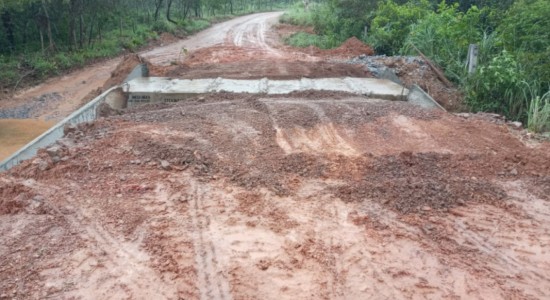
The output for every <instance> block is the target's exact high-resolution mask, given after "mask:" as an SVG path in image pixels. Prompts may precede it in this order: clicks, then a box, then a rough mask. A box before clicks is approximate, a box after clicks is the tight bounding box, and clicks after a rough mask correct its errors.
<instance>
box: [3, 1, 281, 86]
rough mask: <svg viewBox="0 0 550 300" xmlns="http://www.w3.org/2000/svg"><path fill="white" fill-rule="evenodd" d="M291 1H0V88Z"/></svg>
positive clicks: (25, 82)
mask: <svg viewBox="0 0 550 300" xmlns="http://www.w3.org/2000/svg"><path fill="white" fill-rule="evenodd" d="M289 1H290V0H136V1H134V0H114V1H113V0H94V1H85V0H68V1H56V0H0V66H1V68H0V92H1V91H5V92H11V91H14V90H16V89H17V88H20V87H22V86H25V85H29V84H33V83H36V82H39V81H41V80H43V79H45V78H47V77H50V76H54V75H58V74H60V73H62V72H63V71H66V70H69V69H72V68H76V67H82V66H83V65H85V64H87V63H89V62H92V61H95V60H98V59H104V58H109V57H113V56H116V55H119V54H121V53H124V52H132V51H136V50H138V49H139V48H140V47H143V46H146V45H147V44H148V43H149V42H151V41H154V40H158V39H160V35H161V34H162V33H171V34H174V35H176V36H180V37H181V36H185V35H189V34H192V33H195V32H197V31H200V30H202V29H205V28H206V27H208V26H210V24H211V23H214V22H218V21H221V20H225V19H228V18H230V17H232V16H235V15H243V14H248V13H252V12H258V11H269V10H276V9H279V10H280V9H284V8H285V7H286V6H287V4H288V2H289Z"/></svg>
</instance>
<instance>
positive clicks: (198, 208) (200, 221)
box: [189, 182, 233, 300]
mask: <svg viewBox="0 0 550 300" xmlns="http://www.w3.org/2000/svg"><path fill="white" fill-rule="evenodd" d="M190 184H191V189H190V193H189V196H190V198H191V203H190V217H191V220H192V223H193V227H194V228H193V240H194V241H193V244H194V247H195V253H196V257H195V259H196V263H197V271H198V276H199V278H198V281H199V288H200V295H201V297H200V298H201V299H224V300H230V299H232V298H233V297H232V295H231V290H230V287H229V282H228V281H227V278H226V277H225V276H224V274H223V270H221V269H220V265H219V262H218V256H217V251H216V247H215V245H214V243H213V242H212V237H211V235H210V233H209V229H208V226H209V225H210V218H209V217H208V215H207V214H206V212H205V209H206V206H205V204H204V198H205V195H206V194H207V191H200V188H199V186H198V183H195V182H190Z"/></svg>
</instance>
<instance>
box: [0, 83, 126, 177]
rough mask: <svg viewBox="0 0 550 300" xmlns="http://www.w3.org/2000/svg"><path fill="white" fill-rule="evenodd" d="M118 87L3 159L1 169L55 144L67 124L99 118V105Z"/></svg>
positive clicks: (0, 164) (12, 165)
mask: <svg viewBox="0 0 550 300" xmlns="http://www.w3.org/2000/svg"><path fill="white" fill-rule="evenodd" d="M117 88H118V87H113V88H111V89H109V90H107V91H105V92H104V93H103V94H101V95H99V96H98V97H96V98H95V99H94V100H92V101H90V102H88V103H87V104H86V105H84V106H83V107H81V108H80V109H78V110H77V111H75V112H73V113H72V114H71V115H69V116H68V117H67V118H65V119H64V120H62V121H61V122H59V123H57V124H55V125H54V126H53V127H52V128H50V129H49V130H48V131H46V132H44V133H43V134H42V135H40V136H39V137H37V138H36V139H34V140H33V141H31V142H30V143H28V144H27V145H25V146H24V147H23V148H21V149H19V151H17V152H16V153H14V154H13V155H12V156H10V157H8V158H7V159H6V160H4V161H2V162H1V163H0V171H6V170H8V169H10V168H12V167H14V166H16V165H17V164H19V163H20V162H22V161H24V160H27V159H29V158H32V157H33V156H35V155H36V152H37V151H38V149H40V148H44V147H48V146H50V145H52V144H54V143H55V142H56V141H57V140H58V139H59V138H61V137H63V130H64V128H65V125H68V124H79V123H84V122H89V121H93V120H95V119H96V118H97V108H98V107H99V105H101V104H102V103H103V102H104V101H105V99H106V98H107V96H108V95H109V94H110V93H111V92H112V91H113V90H115V89H117Z"/></svg>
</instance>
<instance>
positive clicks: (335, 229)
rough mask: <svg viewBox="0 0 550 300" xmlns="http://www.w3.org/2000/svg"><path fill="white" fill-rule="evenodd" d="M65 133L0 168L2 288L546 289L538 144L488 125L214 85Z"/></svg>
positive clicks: (536, 295)
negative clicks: (49, 149) (56, 142)
mask: <svg viewBox="0 0 550 300" xmlns="http://www.w3.org/2000/svg"><path fill="white" fill-rule="evenodd" d="M480 128H483V130H479V129H480ZM63 143H64V144H66V145H69V146H68V147H66V148H62V149H60V150H58V152H57V153H54V154H51V155H53V156H59V157H62V159H61V160H59V162H58V163H52V159H51V156H50V155H49V154H46V153H42V154H41V156H40V158H37V159H35V160H34V161H31V162H27V163H25V164H23V165H22V166H20V167H17V168H15V169H14V170H12V171H11V172H10V173H9V174H4V175H1V176H0V195H1V196H2V199H4V200H3V202H2V204H1V205H0V208H1V209H2V210H1V211H0V213H1V214H2V215H1V216H0V239H1V241H2V243H0V244H1V245H2V246H0V254H1V255H0V266H2V267H1V269H0V279H1V280H0V291H1V292H2V294H4V295H7V297H8V298H12V297H13V298H20V299H38V298H46V297H48V298H76V299H93V298H112V299H123V298H125V299H423V298H429V299H545V298H548V297H550V294H549V291H550V265H549V264H548V262H549V261H550V251H549V250H550V222H548V220H549V219H548V218H549V216H550V205H549V203H550V202H549V201H550V198H549V195H550V176H549V174H550V151H549V150H550V145H549V144H548V143H546V144H530V145H529V146H527V145H525V144H524V143H522V142H521V141H520V140H519V139H518V138H517V137H516V136H515V135H513V134H512V133H510V132H509V130H508V129H507V128H506V127H505V126H502V125H494V124H491V123H488V122H486V121H480V120H475V119H463V118H460V117H455V116H453V115H448V114H444V113H441V112H437V111H424V110H421V109H419V108H415V107H412V106H409V105H407V104H406V103H391V102H386V101H376V100H368V99H365V98H349V97H347V96H342V95H337V94H309V95H307V96H305V97H304V96H301V97H299V96H297V95H296V96H294V97H291V98H261V97H259V96H251V95H226V94H221V95H211V96H206V97H204V96H201V97H197V98H195V99H191V100H190V101H188V102H185V103H179V104H176V105H160V106H153V107H146V108H139V109H136V110H134V111H133V112H127V113H126V114H125V115H123V116H120V117H116V118H110V119H105V120H102V121H98V122H96V123H95V124H93V125H88V126H81V127H80V128H79V129H78V130H76V131H75V132H72V133H71V134H70V135H69V137H68V139H67V140H65V141H64V142H63ZM43 165H45V166H43Z"/></svg>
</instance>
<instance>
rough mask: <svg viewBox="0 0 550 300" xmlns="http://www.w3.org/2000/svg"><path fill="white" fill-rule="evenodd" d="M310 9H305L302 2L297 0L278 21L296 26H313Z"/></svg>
mask: <svg viewBox="0 0 550 300" xmlns="http://www.w3.org/2000/svg"><path fill="white" fill-rule="evenodd" d="M312 11H313V9H312V7H310V8H309V10H308V11H306V10H305V9H304V5H303V3H302V2H301V1H300V2H297V3H296V4H294V5H293V6H291V7H290V8H289V9H288V10H287V11H286V12H285V13H284V14H283V15H282V16H281V19H280V22H281V23H287V24H291V25H298V26H313V13H312Z"/></svg>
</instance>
